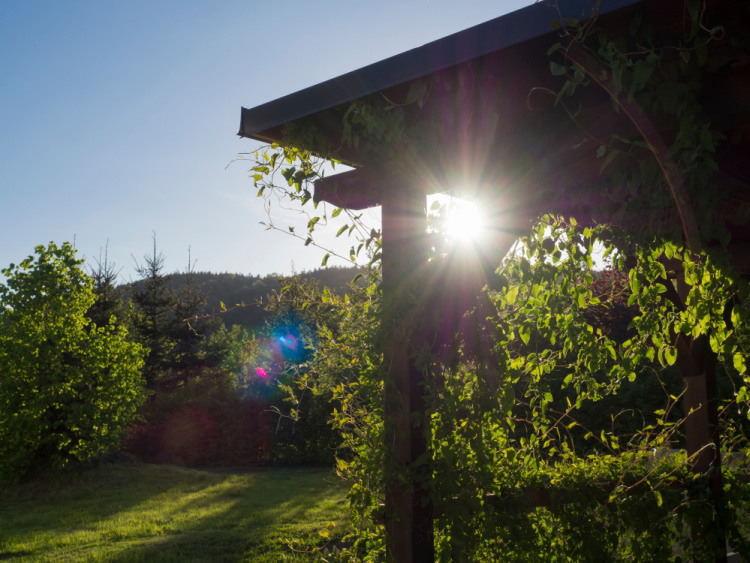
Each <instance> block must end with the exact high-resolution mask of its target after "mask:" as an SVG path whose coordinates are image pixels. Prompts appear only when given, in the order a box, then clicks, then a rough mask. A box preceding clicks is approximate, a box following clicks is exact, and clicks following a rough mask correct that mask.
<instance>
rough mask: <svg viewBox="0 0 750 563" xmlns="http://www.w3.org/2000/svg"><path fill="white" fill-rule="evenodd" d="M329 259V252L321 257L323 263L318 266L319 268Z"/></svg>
mask: <svg viewBox="0 0 750 563" xmlns="http://www.w3.org/2000/svg"><path fill="white" fill-rule="evenodd" d="M330 257H331V254H330V252H329V253H326V255H325V256H323V262H322V263H321V264H320V265H321V266H325V265H326V264H328V259H329V258H330Z"/></svg>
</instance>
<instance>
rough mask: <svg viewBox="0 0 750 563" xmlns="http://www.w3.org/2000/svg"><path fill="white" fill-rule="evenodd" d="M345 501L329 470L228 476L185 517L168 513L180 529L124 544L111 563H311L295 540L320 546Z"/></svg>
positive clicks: (189, 508) (188, 509)
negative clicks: (285, 562)
mask: <svg viewBox="0 0 750 563" xmlns="http://www.w3.org/2000/svg"><path fill="white" fill-rule="evenodd" d="M342 498H343V490H342V489H341V488H340V487H337V486H335V485H333V484H332V482H331V472H330V471H328V470H310V469H281V470H275V471H269V472H264V473H254V474H247V475H227V476H226V480H225V481H224V482H223V483H222V486H220V487H216V488H215V490H212V491H209V494H207V495H205V496H202V497H200V498H196V499H193V500H191V501H190V502H188V503H185V504H184V505H182V506H181V507H180V508H179V511H180V514H165V515H164V516H165V517H166V518H171V517H174V518H175V525H174V526H171V527H169V529H167V530H165V533H164V534H163V535H161V536H151V537H148V538H143V541H142V542H139V544H137V545H133V544H130V545H122V546H120V547H121V549H120V550H119V552H118V553H116V554H114V553H112V554H110V555H109V556H108V557H107V560H109V561H116V562H122V563H125V562H133V561H240V560H252V561H264V560H265V561H281V560H284V559H287V560H294V559H300V560H305V559H307V558H308V557H307V556H306V555H304V554H299V555H298V556H297V557H295V555H294V553H293V552H292V551H291V550H290V549H289V548H288V547H287V545H288V543H289V541H290V540H296V539H302V540H303V544H304V545H306V546H312V545H315V544H316V543H319V540H320V539H321V538H320V536H318V534H317V532H318V531H319V530H322V529H324V528H325V525H326V523H327V522H329V521H336V520H339V519H340V518H341V517H342V515H343V507H342V504H341V499H342ZM180 515H183V516H185V515H193V517H189V516H188V517H186V518H183V519H180ZM113 547H115V546H113Z"/></svg>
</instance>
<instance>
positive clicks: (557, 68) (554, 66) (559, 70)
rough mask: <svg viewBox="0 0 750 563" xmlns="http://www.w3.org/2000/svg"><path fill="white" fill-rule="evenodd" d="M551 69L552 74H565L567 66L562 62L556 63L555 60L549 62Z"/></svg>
mask: <svg viewBox="0 0 750 563" xmlns="http://www.w3.org/2000/svg"><path fill="white" fill-rule="evenodd" d="M549 69H550V72H551V73H552V76H563V75H564V74H565V73H566V72H567V70H566V68H565V67H564V66H563V65H561V64H560V63H556V62H555V61H550V62H549Z"/></svg>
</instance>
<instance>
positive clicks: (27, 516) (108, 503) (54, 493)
mask: <svg viewBox="0 0 750 563" xmlns="http://www.w3.org/2000/svg"><path fill="white" fill-rule="evenodd" d="M344 496H345V488H344V487H343V485H342V484H341V483H340V482H338V481H337V480H336V477H335V475H334V474H333V473H332V472H331V471H328V470H319V469H273V470H268V471H260V472H255V473H244V474H237V473H219V472H212V471H197V470H192V469H182V468H177V467H170V466H160V465H145V464H135V463H134V464H117V465H103V466H100V467H98V468H96V469H91V470H87V471H80V472H76V473H72V474H71V473H69V474H67V475H64V476H55V477H51V478H46V479H39V480H37V481H34V482H30V483H25V484H22V485H19V486H13V487H0V560H11V561H14V562H15V561H123V562H125V561H148V562H151V561H211V562H214V561H269V562H270V561H273V562H276V561H305V560H307V559H308V558H309V556H308V555H306V554H304V553H295V552H293V551H292V550H291V549H290V548H289V547H288V544H289V542H290V541H292V540H295V541H296V546H297V548H298V549H305V548H308V549H309V548H310V547H311V546H315V545H322V544H323V540H322V538H321V536H320V535H319V534H318V532H319V531H321V530H324V529H325V527H326V524H328V523H329V522H334V523H335V524H336V527H335V531H334V535H335V536H339V537H340V536H341V535H342V532H343V527H344V526H345V524H344V520H343V519H344V517H345V506H344Z"/></svg>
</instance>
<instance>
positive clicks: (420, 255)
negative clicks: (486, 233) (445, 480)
mask: <svg viewBox="0 0 750 563" xmlns="http://www.w3.org/2000/svg"><path fill="white" fill-rule="evenodd" d="M425 203H426V200H425V196H424V194H423V193H421V192H419V191H416V190H414V191H411V190H400V191H396V190H393V191H389V192H388V194H387V195H385V196H384V201H383V202H382V221H383V223H382V225H383V227H382V273H383V284H382V289H383V302H384V307H383V319H382V331H383V347H384V350H383V353H384V354H383V356H384V358H383V367H384V370H385V397H384V400H385V407H384V412H385V425H386V426H385V440H386V448H387V450H388V452H389V455H388V457H387V460H388V461H387V462H386V468H385V505H386V538H387V550H388V555H389V557H390V558H391V560H393V561H397V562H399V563H402V562H403V563H408V562H416V561H433V560H434V545H433V544H434V540H433V526H432V505H431V503H430V501H429V491H428V490H426V488H427V483H428V479H427V478H424V476H422V477H423V478H421V479H419V480H417V482H416V483H415V480H414V479H413V477H412V476H411V475H413V474H412V473H411V471H410V470H411V469H412V468H413V467H412V468H410V466H414V465H415V462H417V461H418V460H419V461H420V462H422V461H424V460H425V459H426V457H429V453H428V449H427V440H426V437H425V436H424V432H425V427H424V423H425V422H426V418H425V416H424V411H425V409H424V400H423V397H422V392H421V387H422V386H420V383H421V382H422V381H423V379H424V376H423V374H422V372H421V371H420V369H419V367H418V366H417V362H416V359H415V357H414V351H415V349H416V348H418V347H419V343H418V342H416V340H417V339H418V338H417V336H416V335H417V330H416V327H417V317H418V312H419V303H418V301H419V294H420V284H421V283H423V281H424V280H421V279H420V266H422V265H423V264H424V263H426V260H427V253H426V248H424V246H425V245H424V242H425V230H426V227H427V221H426V214H425ZM420 422H421V423H420ZM424 501H426V502H424Z"/></svg>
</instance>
